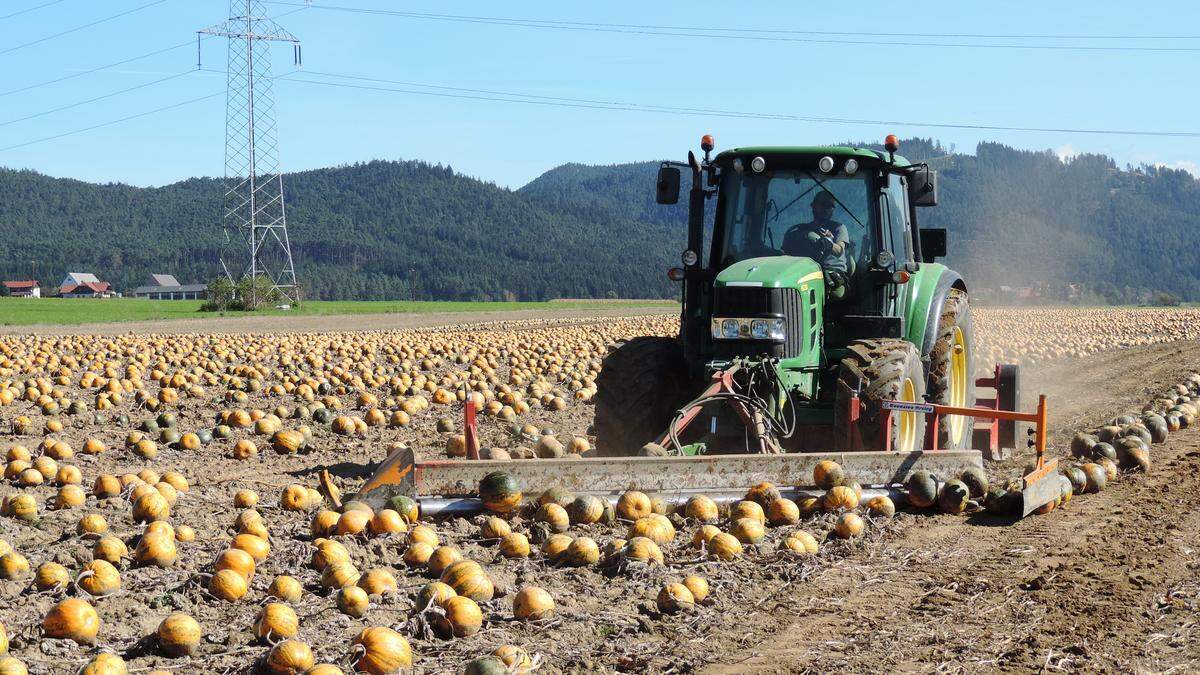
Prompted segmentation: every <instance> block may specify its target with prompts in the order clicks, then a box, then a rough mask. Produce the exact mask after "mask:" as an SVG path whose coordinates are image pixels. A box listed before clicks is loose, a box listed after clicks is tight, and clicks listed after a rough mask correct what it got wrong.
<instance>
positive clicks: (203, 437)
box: [196, 429, 213, 445]
mask: <svg viewBox="0 0 1200 675" xmlns="http://www.w3.org/2000/svg"><path fill="white" fill-rule="evenodd" d="M196 437H197V438H199V439H200V442H201V443H203V444H205V445H207V444H209V443H212V439H213V435H212V432H211V431H209V430H208V429H200V430H199V431H197V432H196Z"/></svg>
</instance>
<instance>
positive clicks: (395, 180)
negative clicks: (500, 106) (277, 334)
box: [0, 161, 679, 300]
mask: <svg viewBox="0 0 1200 675" xmlns="http://www.w3.org/2000/svg"><path fill="white" fill-rule="evenodd" d="M284 181H285V191H286V194H287V209H288V221H289V225H290V227H289V232H290V235H291V241H292V251H293V254H294V256H295V261H296V272H297V276H298V277H299V279H300V282H301V284H302V285H303V286H304V288H305V295H306V297H310V298H323V299H329V298H336V299H408V298H416V299H455V300H500V299H505V298H509V299H521V300H542V299H552V298H560V297H562V298H603V297H625V298H628V297H636V298H643V297H668V296H669V295H670V293H672V292H673V289H672V287H671V285H670V282H668V281H667V280H666V275H665V270H666V269H667V267H669V266H670V263H669V260H670V259H672V258H675V257H677V253H675V254H671V253H670V251H672V250H674V249H677V248H679V245H678V244H676V243H674V242H673V241H672V239H673V238H677V236H678V235H677V234H676V233H674V232H673V231H672V229H671V228H669V227H668V226H666V225H660V226H657V227H647V226H645V225H643V224H641V223H635V222H634V221H633V220H632V219H631V218H629V217H628V216H621V215H620V214H612V215H608V214H603V215H599V214H596V215H593V214H589V213H587V212H586V210H583V209H572V208H567V207H563V206H560V205H556V204H552V203H546V202H543V201H542V200H540V199H538V198H536V197H533V196H529V195H525V194H522V193H519V192H513V191H511V190H507V189H504V188H500V187H497V186H495V185H493V184H490V183H485V182H482V181H479V180H475V179H473V178H467V177H464V176H461V175H458V174H456V173H454V172H453V171H452V170H450V169H449V168H444V167H440V166H432V165H429V164H426V163H423V162H382V161H376V162H369V163H365V164H357V165H353V166H346V167H338V168H331V169H321V170H316V171H305V172H300V173H296V174H289V175H287V176H286V177H285V179H284ZM652 188H653V184H651V185H650V188H648V189H652ZM220 195H221V185H220V181H218V180H215V179H193V180H188V181H184V182H182V183H177V184H174V185H170V186H166V187H162V188H152V189H151V188H134V187H129V186H126V185H93V184H88V183H82V182H79V181H73V180H61V179H54V178H49V177H46V176H43V175H40V174H37V173H34V172H30V171H10V170H3V171H0V242H3V248H4V249H5V250H4V252H3V255H0V279H11V278H23V277H25V276H27V275H28V274H29V273H30V269H31V265H30V261H37V276H38V277H39V278H40V280H41V281H42V283H43V285H44V286H45V285H51V286H57V284H58V283H59V282H60V281H61V280H62V278H63V276H64V275H65V274H66V272H68V271H77V272H94V273H95V274H97V275H99V276H100V278H101V279H104V280H106V281H111V282H112V283H113V284H114V286H115V287H116V288H117V289H118V290H128V289H131V288H133V287H135V286H138V285H141V284H142V283H143V280H144V279H145V278H146V277H147V275H149V274H151V273H169V274H174V275H175V276H176V277H177V278H179V279H180V281H182V282H184V283H187V282H189V281H193V280H195V281H202V282H206V281H208V280H211V279H212V278H214V276H215V275H217V273H218V271H219V269H220V267H219V259H220V255H221V251H222V250H223V248H224V247H225V239H224V235H223V233H222V230H221V228H220V227H219V226H218V221H217V216H218V214H219V213H220V211H219V206H220V204H219V199H220ZM235 251H237V253H239V254H240V250H236V249H235Z"/></svg>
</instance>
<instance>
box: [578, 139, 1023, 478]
mask: <svg viewBox="0 0 1200 675" xmlns="http://www.w3.org/2000/svg"><path fill="white" fill-rule="evenodd" d="M701 147H702V149H703V151H704V158H703V159H702V160H700V159H697V157H696V156H695V154H694V153H691V152H689V153H688V162H687V164H682V163H671V162H664V163H663V164H662V166H661V167H660V169H659V173H658V181H657V200H658V203H660V204H675V203H677V202H678V200H679V196H680V190H681V182H682V181H681V178H682V172H681V169H687V170H690V172H691V188H690V191H689V194H688V207H689V208H688V234H687V248H686V250H684V252H683V255H682V262H683V267H682V268H676V269H672V270H671V271H670V273H669V276H670V277H671V278H672V279H673V280H675V281H680V282H682V286H683V301H682V305H683V311H682V316H681V320H680V331H679V336H678V337H639V338H634V339H632V340H629V341H627V342H625V343H623V344H622V345H620V346H619V347H618V348H616V349H615V350H614V351H613V352H611V353H610V354H609V355H608V357H607V358H606V359H605V361H604V364H603V367H602V369H601V372H600V375H599V377H598V379H597V381H596V384H597V393H596V398H595V402H596V420H595V431H596V439H597V442H596V449H597V452H598V453H600V454H601V455H608V456H627V455H637V454H643V455H647V454H649V455H661V454H664V453H665V454H723V453H731V452H747V451H748V452H767V453H773V452H797V451H806V450H808V451H813V450H823V451H855V450H868V451H871V450H874V451H881V450H891V451H896V452H912V451H915V450H920V449H922V448H925V447H931V444H932V443H936V445H935V446H932V447H938V448H941V449H963V448H969V447H971V445H972V443H973V438H972V435H973V427H974V423H973V420H972V419H971V418H970V417H966V416H962V415H945V416H940V417H939V418H938V422H937V426H938V428H937V429H936V430H935V429H932V428H931V429H930V430H929V431H928V433H929V434H930V435H928V436H927V430H926V428H925V427H926V416H925V415H924V414H922V406H923V405H924V404H927V403H938V404H943V405H949V406H955V407H960V408H961V407H970V406H974V405H975V403H976V401H975V377H974V373H973V371H972V367H973V361H972V352H973V349H974V339H973V329H972V321H971V308H970V304H969V301H968V295H967V286H966V284H965V283H964V282H963V279H962V277H961V276H960V275H959V274H957V273H956V272H954V271H953V270H951V269H949V268H948V267H946V266H945V265H943V264H941V263H938V262H936V260H937V259H938V258H941V257H944V256H945V255H946V231H945V230H944V229H928V228H926V229H922V228H920V227H919V225H918V220H917V214H918V211H919V209H921V208H924V207H931V206H935V205H936V204H937V197H938V191H937V174H936V173H935V172H934V171H933V170H931V169H930V168H929V167H928V166H927V165H925V164H916V163H912V162H909V161H908V160H906V159H904V158H903V157H901V156H899V155H898V154H896V151H897V150H898V147H897V142H896V140H895V137H894V136H889V137H888V139H887V142H886V144H885V148H886V151H884V152H879V151H875V150H867V149H863V148H854V147H843V146H834V147H747V148H734V149H731V150H726V151H724V152H721V153H720V154H718V155H716V157H712V156H711V152H712V150H713V141H712V137H711V136H705V137H704V139H703V140H702V142H701ZM714 200H715V208H713V206H714V205H713V204H712V202H713V201H714ZM706 212H707V213H712V214H713V218H712V222H711V227H709V223H708V222H707V219H706ZM706 240H707V252H706V251H705V248H706V246H705V244H706ZM1015 376H1016V373H1015V368H1014V367H1011V366H1010V367H1006V368H1005V369H1004V373H1003V376H1002V377H1001V374H1000V373H998V374H997V380H999V381H1000V382H1001V386H998V387H997V388H998V390H1000V391H999V393H1000V396H1001V397H1003V398H1006V399H1007V400H1003V401H999V403H1001V404H1003V407H1007V408H1008V409H1013V408H1015V407H1016V403H1017V402H1016V399H1015V397H1016V385H1015V379H1016V377H1015ZM706 384H711V385H712V386H710V387H709V388H708V390H706V391H704V393H703V394H702V395H700V396H699V397H697V394H698V393H699V392H700V391H701V390H703V389H704V386H705V385H706ZM895 402H900V403H905V402H907V403H909V404H915V405H909V406H904V405H896V404H895ZM721 404H728V405H721ZM997 407H1000V406H997ZM696 420H700V423H699V424H692V422H694V421H696ZM930 426H931V427H932V423H931V424H930ZM933 434H936V439H934V438H933V437H932V435H933ZM1008 435H1009V436H1010V437H1011V436H1012V432H1011V430H1010V431H1009V434H1008ZM1005 440H1006V441H1007V442H1008V443H1012V444H1013V445H1015V443H1014V441H1013V440H1012V438H1008V439H1005ZM1009 447H1012V445H1010V446H1009Z"/></svg>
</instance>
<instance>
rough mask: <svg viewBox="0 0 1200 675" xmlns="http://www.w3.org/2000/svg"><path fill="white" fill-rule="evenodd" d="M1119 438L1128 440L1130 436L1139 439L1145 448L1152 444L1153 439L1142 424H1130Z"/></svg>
mask: <svg viewBox="0 0 1200 675" xmlns="http://www.w3.org/2000/svg"><path fill="white" fill-rule="evenodd" d="M1121 436H1122V437H1124V438H1128V437H1130V436H1133V437H1136V438H1140V439H1142V441H1143V442H1145V444H1146V445H1147V446H1149V445H1150V444H1151V443H1153V442H1154V437H1153V436H1151V435H1150V430H1149V429H1147V428H1146V427H1145V425H1143V424H1142V423H1140V422H1139V423H1137V424H1130V425H1129V426H1127V427H1125V430H1124V431H1122V432H1121Z"/></svg>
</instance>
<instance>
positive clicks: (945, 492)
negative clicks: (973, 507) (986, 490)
mask: <svg viewBox="0 0 1200 675" xmlns="http://www.w3.org/2000/svg"><path fill="white" fill-rule="evenodd" d="M970 498H971V493H970V491H968V490H967V486H966V485H965V484H964V483H963V482H962V481H960V480H953V479H952V480H948V481H946V482H945V483H943V484H942V489H941V490H940V491H939V492H938V506H939V507H940V508H941V509H942V511H944V512H945V513H962V512H963V511H965V510H966V509H967V501H969V500H970Z"/></svg>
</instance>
